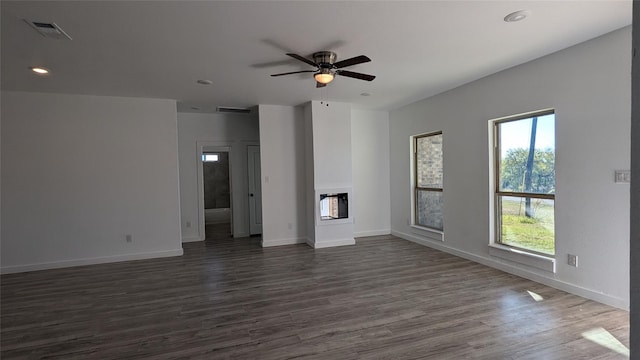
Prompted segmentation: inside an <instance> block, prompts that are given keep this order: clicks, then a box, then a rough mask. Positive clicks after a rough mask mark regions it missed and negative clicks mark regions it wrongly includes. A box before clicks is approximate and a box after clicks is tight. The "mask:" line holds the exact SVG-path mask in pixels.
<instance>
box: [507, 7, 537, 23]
mask: <svg viewBox="0 0 640 360" xmlns="http://www.w3.org/2000/svg"><path fill="white" fill-rule="evenodd" d="M529 15H531V12H530V11H529V10H518V11H516V12H512V13H511V14H509V15H507V16H505V17H504V21H506V22H516V21H522V20H524V19H526V18H527V16H529Z"/></svg>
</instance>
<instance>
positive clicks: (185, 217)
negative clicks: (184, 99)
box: [178, 113, 264, 242]
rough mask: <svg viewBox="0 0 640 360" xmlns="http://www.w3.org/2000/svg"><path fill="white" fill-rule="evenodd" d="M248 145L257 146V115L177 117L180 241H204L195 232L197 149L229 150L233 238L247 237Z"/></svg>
mask: <svg viewBox="0 0 640 360" xmlns="http://www.w3.org/2000/svg"><path fill="white" fill-rule="evenodd" d="M248 145H259V130H258V119H257V115H254V114H250V115H235V114H233V115H230V114H202V113H178V147H179V150H178V154H179V160H180V161H179V164H180V210H181V215H182V221H181V224H182V241H185V242H186V241H198V240H204V237H205V234H201V233H200V232H199V231H198V229H200V228H202V226H200V222H201V221H202V219H201V216H200V215H199V211H198V208H199V195H198V166H199V164H200V154H199V150H198V146H228V147H230V153H229V156H230V158H229V161H230V172H231V191H232V194H231V197H232V206H233V235H234V237H244V236H249V191H248V182H247V180H248V179H247V176H248V175H247V146H248ZM263 193H264V192H263ZM187 223H190V224H191V226H190V227H188V226H187Z"/></svg>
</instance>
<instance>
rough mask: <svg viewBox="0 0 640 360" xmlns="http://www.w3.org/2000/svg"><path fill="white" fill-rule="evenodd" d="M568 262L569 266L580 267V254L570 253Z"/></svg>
mask: <svg viewBox="0 0 640 360" xmlns="http://www.w3.org/2000/svg"><path fill="white" fill-rule="evenodd" d="M567 264H569V266H573V267H578V255H572V254H568V255H567Z"/></svg>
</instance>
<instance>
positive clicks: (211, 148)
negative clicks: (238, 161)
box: [196, 141, 234, 240]
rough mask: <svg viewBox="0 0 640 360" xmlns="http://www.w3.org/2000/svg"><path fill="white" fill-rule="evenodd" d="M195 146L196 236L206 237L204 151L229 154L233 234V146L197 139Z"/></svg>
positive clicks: (201, 238) (230, 206) (230, 208)
mask: <svg viewBox="0 0 640 360" xmlns="http://www.w3.org/2000/svg"><path fill="white" fill-rule="evenodd" d="M196 147H197V150H196V154H197V159H196V161H197V162H198V165H197V166H196V169H197V170H198V175H197V180H198V189H197V192H198V237H199V239H200V240H204V239H206V237H207V235H206V233H205V216H204V165H203V162H202V154H203V153H206V152H226V153H228V154H229V210H230V212H231V214H230V223H231V236H233V235H234V234H233V180H232V179H233V178H232V173H233V171H232V170H231V167H232V164H233V162H232V161H231V159H232V158H233V147H232V146H231V144H229V143H226V142H217V141H197V142H196Z"/></svg>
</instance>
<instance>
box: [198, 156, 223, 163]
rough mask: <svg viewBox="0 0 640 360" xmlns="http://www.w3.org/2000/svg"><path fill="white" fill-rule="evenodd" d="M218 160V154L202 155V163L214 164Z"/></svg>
mask: <svg viewBox="0 0 640 360" xmlns="http://www.w3.org/2000/svg"><path fill="white" fill-rule="evenodd" d="M219 158H220V156H219V154H202V161H204V162H216V161H218V160H219Z"/></svg>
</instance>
